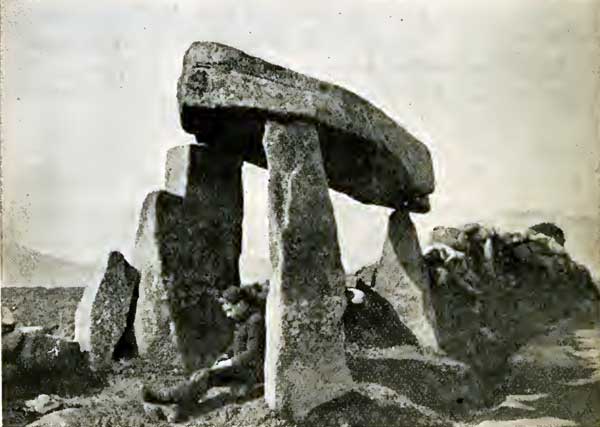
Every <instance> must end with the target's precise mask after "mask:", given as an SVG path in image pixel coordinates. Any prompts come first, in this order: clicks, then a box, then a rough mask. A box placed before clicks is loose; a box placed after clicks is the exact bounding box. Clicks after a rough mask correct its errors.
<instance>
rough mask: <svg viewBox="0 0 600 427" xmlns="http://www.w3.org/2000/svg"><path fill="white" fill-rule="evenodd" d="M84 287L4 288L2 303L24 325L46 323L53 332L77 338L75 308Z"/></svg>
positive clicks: (45, 325)
mask: <svg viewBox="0 0 600 427" xmlns="http://www.w3.org/2000/svg"><path fill="white" fill-rule="evenodd" d="M84 290H85V288H84V287H68V288H67V287H55V288H45V287H40V286H37V287H12V286H11V287H2V289H1V292H2V306H3V307H6V308H8V309H10V310H11V311H12V312H13V315H14V317H15V319H16V320H17V322H18V324H19V325H20V326H44V328H46V329H47V330H48V331H51V333H52V334H54V335H58V336H61V337H64V338H66V339H69V340H71V339H73V337H74V334H75V311H76V310H77V304H78V303H79V301H80V300H81V297H82V295H83V292H84Z"/></svg>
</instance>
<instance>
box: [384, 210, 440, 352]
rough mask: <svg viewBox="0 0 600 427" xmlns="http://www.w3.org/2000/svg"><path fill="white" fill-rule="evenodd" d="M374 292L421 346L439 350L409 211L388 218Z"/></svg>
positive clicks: (422, 262)
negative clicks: (392, 309)
mask: <svg viewBox="0 0 600 427" xmlns="http://www.w3.org/2000/svg"><path fill="white" fill-rule="evenodd" d="M375 290H376V291H377V292H378V293H379V294H380V295H381V296H383V297H384V298H385V299H387V300H388V301H389V302H391V303H392V305H393V306H394V309H395V310H396V313H397V314H398V316H399V317H400V320H401V321H402V323H404V324H405V325H406V326H408V327H409V328H410V329H411V330H412V331H413V333H414V334H415V336H416V337H417V339H418V340H419V343H420V344H421V345H422V346H424V347H428V348H431V349H434V350H437V349H438V348H439V345H438V339H437V336H436V326H435V312H434V310H433V306H432V305H431V296H430V293H431V292H430V283H429V276H428V273H427V269H426V266H425V263H424V261H423V255H422V253H421V246H420V245H419V238H418V236H417V231H416V230H415V226H414V224H413V223H412V221H411V219H410V216H409V213H408V211H405V210H397V211H395V212H394V213H392V215H390V218H389V222H388V229H387V236H386V240H385V243H384V246H383V254H382V256H381V260H380V261H379V266H378V269H377V277H376V283H375Z"/></svg>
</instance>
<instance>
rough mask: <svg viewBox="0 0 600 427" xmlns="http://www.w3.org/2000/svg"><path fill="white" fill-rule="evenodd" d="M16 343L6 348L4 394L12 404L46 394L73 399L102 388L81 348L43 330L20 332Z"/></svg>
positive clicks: (98, 377) (3, 353) (3, 377)
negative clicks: (80, 394)
mask: <svg viewBox="0 0 600 427" xmlns="http://www.w3.org/2000/svg"><path fill="white" fill-rule="evenodd" d="M13 334H18V335H15V336H14V343H13V345H11V346H10V348H7V347H5V342H4V341H5V339H4V338H3V339H2V341H3V348H2V350H3V351H2V394H3V396H6V398H7V399H8V400H14V399H17V398H29V397H34V396H37V395H39V394H40V393H45V394H60V395H72V394H78V393H83V392H86V391H89V389H90V388H91V387H94V386H97V385H99V384H101V377H100V376H98V375H96V374H94V373H93V372H92V371H91V369H90V365H89V359H88V357H87V353H83V352H81V351H80V349H79V344H78V343H76V342H74V341H67V340H65V339H63V338H61V337H57V336H53V335H48V334H45V333H44V331H43V330H41V328H27V329H24V330H20V329H17V330H16V331H15V332H13V333H12V334H10V336H11V338H12V335H13Z"/></svg>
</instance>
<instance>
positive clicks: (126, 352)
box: [112, 285, 140, 360]
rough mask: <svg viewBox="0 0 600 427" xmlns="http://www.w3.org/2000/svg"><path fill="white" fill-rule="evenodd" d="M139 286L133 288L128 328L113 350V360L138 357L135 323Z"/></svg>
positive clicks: (128, 314)
mask: <svg viewBox="0 0 600 427" xmlns="http://www.w3.org/2000/svg"><path fill="white" fill-rule="evenodd" d="M139 293H140V291H139V285H136V286H135V287H134V288H133V294H132V295H131V302H130V303H129V312H128V313H127V326H126V327H125V331H124V332H123V335H121V338H119V341H117V344H116V345H115V349H114V350H113V355H112V359H113V360H121V359H132V358H134V357H137V355H138V347H137V342H136V339H135V331H134V326H133V323H134V321H135V311H136V308H137V300H138V297H139Z"/></svg>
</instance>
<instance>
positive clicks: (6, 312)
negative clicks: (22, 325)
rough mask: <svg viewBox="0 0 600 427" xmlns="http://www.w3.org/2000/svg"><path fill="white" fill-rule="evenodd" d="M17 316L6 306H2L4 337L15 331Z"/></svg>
mask: <svg viewBox="0 0 600 427" xmlns="http://www.w3.org/2000/svg"><path fill="white" fill-rule="evenodd" d="M15 324H16V322H15V316H14V315H13V313H12V311H10V309H9V308H8V307H6V306H4V305H3V306H2V335H4V334H6V333H9V332H12V331H14V330H15Z"/></svg>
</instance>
